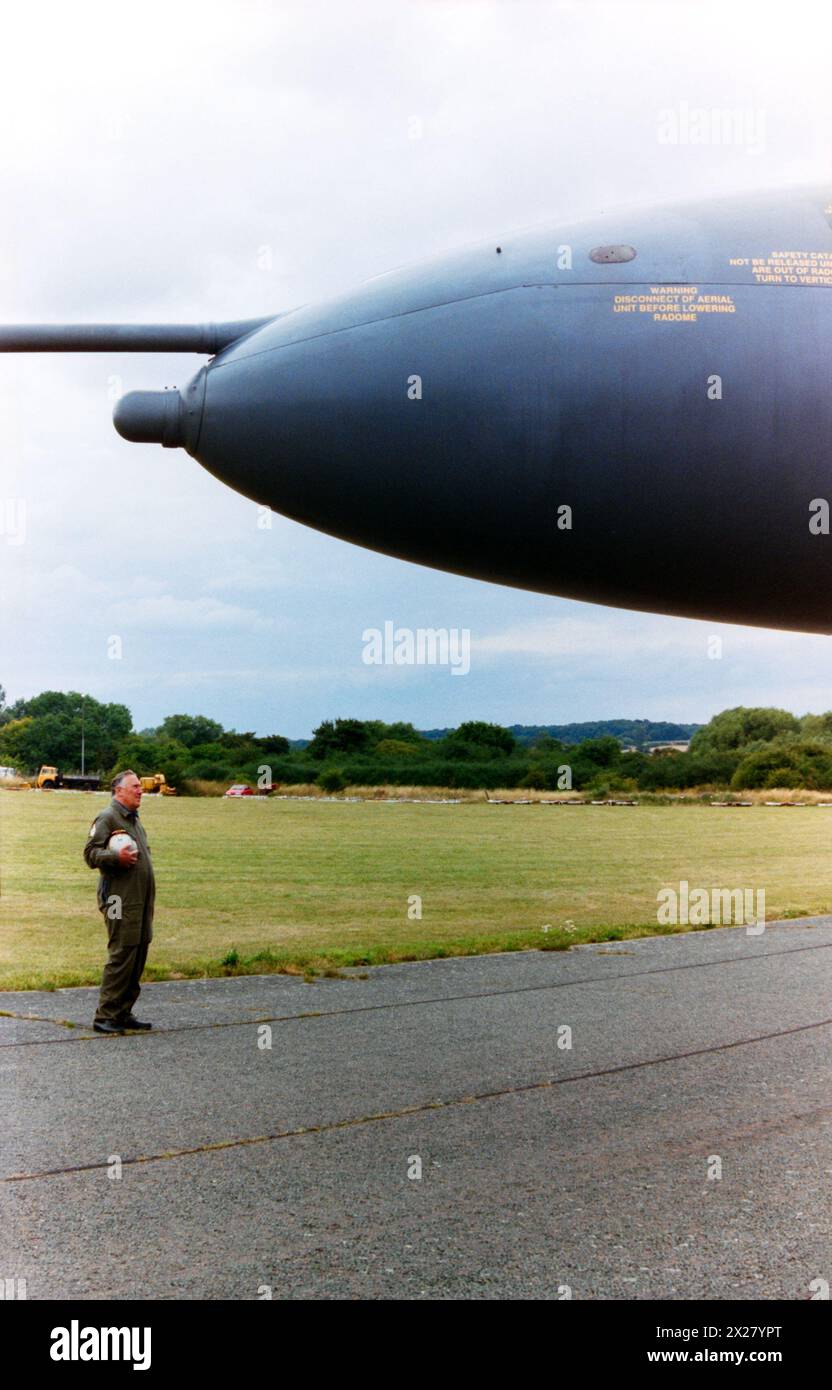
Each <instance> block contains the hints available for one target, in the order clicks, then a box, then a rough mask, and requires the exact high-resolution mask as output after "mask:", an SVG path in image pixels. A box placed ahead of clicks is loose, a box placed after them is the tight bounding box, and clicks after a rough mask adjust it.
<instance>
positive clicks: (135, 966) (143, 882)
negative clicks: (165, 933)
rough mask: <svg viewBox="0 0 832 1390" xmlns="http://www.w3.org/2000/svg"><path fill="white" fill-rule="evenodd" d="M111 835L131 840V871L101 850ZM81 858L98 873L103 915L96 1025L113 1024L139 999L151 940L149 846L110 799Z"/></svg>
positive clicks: (133, 816)
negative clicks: (134, 852)
mask: <svg viewBox="0 0 832 1390" xmlns="http://www.w3.org/2000/svg"><path fill="white" fill-rule="evenodd" d="M117 830H123V831H125V832H126V833H127V834H128V835H132V837H133V839H134V840H135V841H136V844H137V845H138V850H139V857H138V859H137V860H136V863H135V864H133V866H132V867H131V868H125V867H123V866H122V865H121V864H120V863H119V859H118V851H117V850H111V849H108V848H107V845H108V841H109V839H110V836H111V835H112V834H113V833H114V832H115V831H117ZM84 858H85V859H86V861H87V863H88V864H89V866H90V868H91V869H98V870H99V871H100V874H101V877H100V879H99V881H98V906H99V908H100V910H101V912H102V913H103V914H104V920H105V922H106V923H107V932H108V937H109V950H108V954H107V964H106V965H105V966H104V974H103V976H102V978H101V995H100V998H99V1001H98V1011H97V1012H96V1015H95V1022H96V1023H103V1022H104V1020H105V1019H106V1020H108V1021H109V1022H110V1023H117V1022H119V1021H120V1020H121V1019H122V1018H124V1017H126V1015H127V1014H129V1013H131V1012H132V1009H133V1005H134V1004H135V1002H136V1000H137V999H138V997H139V992H140V985H139V980H140V979H141V975H142V971H143V970H144V966H145V961H146V960H147V949H148V947H149V945H150V942H151V941H152V939H153V905H154V902H155V898H156V880H155V878H154V876H153V863H152V861H151V858H150V846H149V844H148V843H147V839H146V837H145V833H144V826H143V825H142V823H141V821H140V820H139V817H138V813H137V812H136V811H128V809H127V807H126V806H123V805H122V804H121V802H120V801H117V800H116V798H115V797H113V799H112V801H111V802H110V804H109V806H108V807H107V808H106V810H104V811H102V812H101V813H100V815H98V816H96V818H95V821H94V822H93V824H92V825H91V826H90V833H89V836H88V837H87V843H86V845H85V846H84Z"/></svg>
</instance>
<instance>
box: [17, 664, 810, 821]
mask: <svg viewBox="0 0 832 1390" xmlns="http://www.w3.org/2000/svg"><path fill="white" fill-rule="evenodd" d="M82 736H83V741H84V749H85V764H86V770H87V771H88V772H99V773H100V774H101V775H102V776H103V777H108V776H110V775H112V774H113V773H114V772H115V771H116V770H117V769H119V768H123V767H132V768H133V769H134V771H136V772H138V773H139V774H140V775H149V774H151V773H155V772H163V773H164V774H165V777H166V779H167V781H168V782H170V783H171V784H172V785H173V786H178V787H182V789H183V790H188V785H189V784H193V783H198V782H226V783H228V782H235V781H238V782H249V783H251V784H252V785H255V784H257V783H258V782H259V783H260V785H261V786H262V785H264V784H265V783H266V782H268V781H271V782H272V783H274V784H278V785H280V784H283V785H292V784H294V785H297V784H300V783H307V784H308V783H315V784H317V785H318V786H320V787H321V788H322V789H324V790H330V791H335V790H340V789H342V788H343V787H346V786H349V785H355V786H357V785H360V786H373V785H384V784H389V785H393V786H437V787H451V788H472V789H473V788H486V789H487V788H491V787H519V788H528V789H530V790H540V791H568V790H576V791H582V792H588V793H591V794H593V795H605V794H611V793H631V792H637V791H649V792H661V791H671V790H675V789H685V788H693V787H713V788H715V789H733V790H744V789H747V788H765V787H803V788H807V789H814V790H819V791H832V711H829V712H827V713H825V714H807V715H804V716H802V717H801V718H798V717H797V716H795V715H793V714H790V713H789V712H788V711H787V710H781V709H761V708H746V707H744V706H740V707H738V708H736V709H729V710H724V711H722V713H720V714H718V715H716V716H715V717H714V718H713V719H711V720H710V722H709V723H708V724H705V725H703V726H701V727H699V728H697V731H696V732H695V733H694V735H693V737H692V738H691V741H690V747H689V749H688V750H687V751H684V752H682V751H675V750H671V751H665V752H659V753H652V754H651V753H648V752H645V751H642V750H628V749H626V748H625V747H624V746H623V745H622V741H621V739H620V738H615V737H613V736H612V735H610V734H603V735H601V736H599V737H595V738H585V739H583V740H581V741H580V742H577V743H570V742H568V741H567V740H565V739H560V738H553V737H552V736H551V734H549V733H546V732H542V733H540V734H539V735H537V736H535V737H534V738H532V739H531V740H524V741H520V740H518V738H517V737H516V736H515V734H514V733H513V732H512V731H511V730H510V729H506V728H503V727H502V726H501V725H498V724H491V723H487V722H485V721H482V720H468V721H466V722H464V723H462V724H460V726H459V727H458V728H456V729H450V730H447V731H444V732H443V734H442V736H441V737H439V738H437V737H436V736H435V733H434V734H433V736H432V737H426V736H425V734H424V733H421V732H420V731H419V730H417V729H416V728H415V727H414V726H413V724H411V723H405V722H401V721H400V722H396V723H392V724H387V723H384V722H382V721H381V720H373V719H369V720H368V719H350V718H344V719H327V720H324V721H323V722H322V723H321V724H319V725H318V727H317V728H316V729H315V731H314V734H313V737H312V739H311V740H310V741H309V742H308V743H307V744H306V745H305V746H303V747H298V746H293V745H292V744H290V742H289V740H288V739H287V738H285V737H284V736H283V735H282V734H271V735H266V736H260V735H256V734H254V733H252V732H250V731H249V732H242V733H240V732H238V731H237V730H235V729H225V728H223V726H222V724H220V723H219V722H218V721H217V720H214V719H209V718H207V717H206V716H205V715H199V714H197V715H191V714H171V715H168V716H167V718H166V719H163V720H162V722H161V724H159V725H158V726H157V727H156V728H149V729H142V730H140V731H137V730H134V728H133V721H132V717H131V714H130V711H129V709H128V708H127V706H126V705H123V704H105V703H101V702H99V701H97V700H95V699H93V698H92V696H89V695H82V694H80V693H79V692H77V691H69V692H60V691H44V692H43V693H42V694H40V695H36V696H34V697H33V698H31V699H28V700H25V699H21V700H17V701H15V702H14V703H13V704H9V705H7V704H6V701H5V696H4V694H3V691H2V688H1V687H0V764H3V765H4V766H12V767H14V768H16V769H18V770H19V771H20V772H22V773H24V774H25V775H29V776H31V775H34V774H35V773H37V771H38V769H39V768H40V767H41V766H42V765H43V764H44V763H46V764H52V765H55V766H57V767H59V768H60V769H61V770H62V771H64V772H72V771H78V770H79V769H80V761H81V741H82Z"/></svg>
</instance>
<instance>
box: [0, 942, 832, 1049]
mask: <svg viewBox="0 0 832 1390" xmlns="http://www.w3.org/2000/svg"><path fill="white" fill-rule="evenodd" d="M636 939H637V940H656V939H658V940H663V939H664V938H649V937H648V938H636ZM828 950H832V941H825V942H824V941H820V942H817V943H813V944H812V945H811V946H790V947H788V948H787V949H786V950H785V951H766V952H764V953H761V954H760V955H758V956H747V955H743V956H725V957H722V958H721V959H718V960H694V961H685V962H682V963H681V964H678V965H656V966H652V967H651V968H650V969H648V970H625V971H624V972H623V973H622V974H620V975H588V976H585V977H584V978H582V979H575V980H553V981H549V982H548V983H547V984H539V985H515V986H513V987H512V988H511V989H487V990H480V991H477V992H475V993H467V994H440V995H435V996H431V997H429V998H427V999H399V1000H391V1001H388V1002H387V1003H383V1004H359V1005H357V1006H356V1007H355V1008H349V1009H306V1010H304V1011H303V1012H301V1013H292V1014H263V1015H260V1014H258V1015H257V1016H256V1017H255V1018H248V1019H229V1020H227V1021H225V1022H222V1023H182V1024H178V1025H174V1026H173V1027H172V1028H154V1029H152V1030H148V1031H147V1032H143V1033H142V1034H141V1036H142V1037H144V1038H145V1039H148V1040H150V1039H152V1038H154V1037H157V1038H159V1037H166V1036H167V1035H168V1034H169V1033H196V1032H205V1031H207V1030H218V1029H221V1028H250V1027H251V1026H252V1025H253V1024H258V1023H293V1022H301V1021H303V1020H304V1019H307V1018H341V1017H343V1016H345V1015H348V1014H367V1013H378V1012H381V1011H383V1010H385V1009H416V1008H422V1007H425V1006H426V1005H430V1004H453V1003H459V1002H461V1001H464V1000H466V999H494V998H500V997H501V996H503V995H509V994H535V993H540V992H542V991H546V990H553V989H569V988H571V987H572V986H574V985H598V984H616V983H617V982H618V981H619V980H639V979H643V978H644V977H645V976H646V975H668V974H672V973H674V972H675V971H678V970H704V969H708V968H710V967H712V966H718V965H735V964H741V963H743V962H746V961H753V962H754V963H755V964H758V963H759V962H760V961H765V960H772V959H775V958H776V957H778V956H794V955H799V954H800V953H801V952H804V951H828ZM452 959H460V960H462V959H471V958H470V957H453V958H452ZM379 968H380V967H379ZM225 978H227V979H252V978H255V977H252V976H246V975H238V976H227V977H225ZM256 978H258V979H268V978H270V977H269V976H262V975H261V976H257V977H256ZM149 983H151V984H154V983H155V984H168V983H172V982H171V981H166V980H157V981H150V982H149ZM177 983H178V982H177ZM0 1018H15V1019H18V1020H20V1021H21V1022H28V1023H51V1024H54V1026H55V1027H56V1028H64V1029H66V1030H67V1031H70V1030H72V1031H74V1030H75V1029H82V1030H86V1033H85V1036H81V1037H77V1038H67V1037H63V1038H33V1039H31V1040H30V1041H26V1042H24V1041H17V1042H6V1043H0V1050H2V1049H3V1048H5V1047H50V1046H52V1045H54V1044H55V1043H59V1044H60V1043H65V1042H104V1041H105V1035H104V1034H101V1033H93V1031H92V1028H91V1025H90V1024H88V1023H75V1022H73V1021H72V1020H70V1019H64V1018H47V1017H45V1016H43V1015H39V1014H18V1013H12V1012H11V1010H0ZM126 1032H127V1033H130V1030H129V1029H128V1030H126ZM133 1035H134V1034H133V1033H130V1036H133ZM113 1036H118V1035H113Z"/></svg>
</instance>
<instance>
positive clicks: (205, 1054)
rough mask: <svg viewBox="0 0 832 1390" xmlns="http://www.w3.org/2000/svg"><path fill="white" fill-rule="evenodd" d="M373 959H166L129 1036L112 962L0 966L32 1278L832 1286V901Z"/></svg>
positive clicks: (15, 1252) (116, 1293) (7, 1201)
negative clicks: (716, 920)
mask: <svg viewBox="0 0 832 1390" xmlns="http://www.w3.org/2000/svg"><path fill="white" fill-rule="evenodd" d="M366 973H367V975H368V978H366V979H361V978H358V977H357V975H354V976H352V977H350V978H347V979H343V980H325V981H321V982H319V983H315V984H305V983H304V982H303V981H300V980H297V979H293V978H289V977H286V976H274V975H272V976H256V977H252V976H248V977H242V978H237V979H227V980H199V981H181V982H171V983H167V984H151V985H147V986H145V987H144V989H143V991H142V996H141V999H140V1001H139V1004H138V1006H137V1010H136V1011H137V1013H138V1015H139V1016H140V1017H144V1018H148V1019H151V1020H152V1021H153V1023H154V1025H155V1026H154V1031H153V1032H152V1033H149V1034H141V1035H139V1034H133V1035H129V1036H125V1037H123V1038H107V1037H102V1036H99V1035H96V1034H94V1033H92V1031H91V1028H90V1023H91V1020H92V1014H93V1010H94V1005H95V1000H96V997H97V991H96V990H95V989H71V990H59V991H56V992H55V993H18V994H0V1009H2V1010H5V1011H7V1013H8V1014H11V1015H13V1016H12V1017H8V1016H5V1017H0V1084H2V1105H3V1115H4V1117H5V1119H4V1126H3V1135H2V1156H1V1157H2V1170H1V1171H0V1278H5V1279H9V1278H12V1279H17V1280H20V1279H25V1280H26V1296H27V1297H28V1298H29V1299H51V1298H59V1299H63V1298H85V1299H99V1298H106V1299H133V1298H158V1299H200V1298H208V1299H257V1298H262V1297H267V1296H271V1297H273V1298H275V1299H284V1298H320V1299H355V1298H371V1299H472V1298H473V1299H518V1298H544V1299H559V1298H568V1297H571V1298H574V1299H620V1300H627V1299H653V1298H659V1299H668V1300H672V1299H699V1298H706V1299H715V1298H729V1299H760V1298H762V1299H778V1298H783V1299H790V1300H801V1299H809V1298H811V1297H812V1294H813V1292H814V1291H815V1290H816V1289H817V1288H818V1285H817V1283H816V1281H818V1280H826V1281H827V1282H829V1283H832V1046H830V1044H831V1043H832V988H830V985H832V918H830V917H824V918H811V919H804V920H802V921H801V922H799V923H796V924H795V923H778V924H769V925H768V927H767V929H766V931H765V932H764V933H763V934H762V935H761V936H753V935H749V934H747V933H746V931H745V930H744V929H743V928H727V929H718V930H711V931H703V932H693V933H689V934H686V935H682V936H672V937H658V938H653V939H647V940H641V941H627V942H621V943H613V944H610V945H605V946H598V945H595V946H586V947H579V948H574V949H573V950H571V951H569V952H568V953H560V952H544V951H541V952H524V953H522V954H512V955H499V956H479V957H472V958H466V959H455V960H440V961H431V962H425V963H419V964H407V965H398V966H383V967H379V968H376V969H374V970H370V971H368V972H366ZM264 1021H267V1024H264ZM72 1023H74V1024H75V1025H76V1026H75V1027H68V1026H67V1024H72ZM264 1026H267V1027H268V1028H270V1030H271V1047H270V1048H267V1047H264V1046H260V1045H259V1043H260V1042H262V1041H263V1040H264V1039H265V1034H264V1033H263V1031H262V1030H263V1028H264ZM564 1030H571V1035H570V1033H569V1032H567V1031H564ZM569 1043H571V1046H568V1045H567V1044H569ZM117 1159H118V1160H120V1164H121V1167H120V1176H119V1175H117V1173H118V1166H117V1162H116V1160H117ZM720 1171H721V1176H719V1175H718V1174H719V1173H720Z"/></svg>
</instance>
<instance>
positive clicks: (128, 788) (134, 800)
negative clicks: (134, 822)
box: [113, 773, 142, 811]
mask: <svg viewBox="0 0 832 1390" xmlns="http://www.w3.org/2000/svg"><path fill="white" fill-rule="evenodd" d="M113 795H114V796H115V799H116V801H120V802H121V804H122V806H126V807H127V809H128V811H138V809H139V806H140V805H141V800H142V784H141V782H140V781H139V779H138V777H137V776H136V774H135V773H133V775H132V777H125V779H124V781H123V782H120V783H119V785H118V786H117V787H116V789H115V792H114V793H113Z"/></svg>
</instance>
